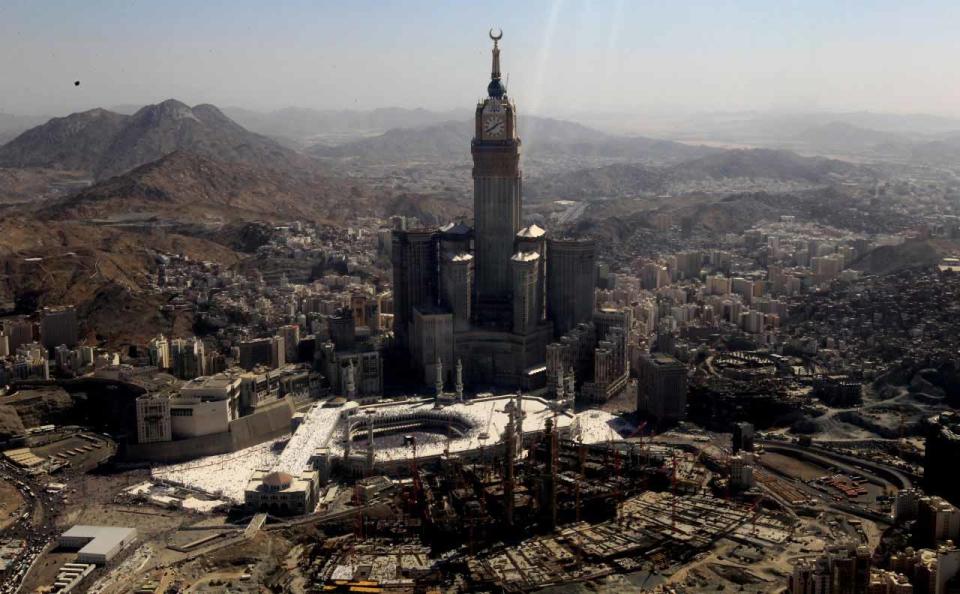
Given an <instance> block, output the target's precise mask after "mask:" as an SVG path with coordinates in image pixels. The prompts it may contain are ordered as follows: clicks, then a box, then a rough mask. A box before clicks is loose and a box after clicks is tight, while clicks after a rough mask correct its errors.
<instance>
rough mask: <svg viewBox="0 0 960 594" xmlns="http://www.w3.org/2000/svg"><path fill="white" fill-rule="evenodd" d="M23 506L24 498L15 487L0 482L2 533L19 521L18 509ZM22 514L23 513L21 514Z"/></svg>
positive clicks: (0, 528) (0, 524)
mask: <svg viewBox="0 0 960 594" xmlns="http://www.w3.org/2000/svg"><path fill="white" fill-rule="evenodd" d="M21 505H23V497H22V496H21V495H20V491H19V490H18V489H17V487H16V486H15V485H12V484H10V483H8V482H5V481H0V531H3V530H5V529H6V528H7V526H10V525H11V524H13V523H14V521H16V519H17V509H19V508H20V506H21ZM21 513H22V512H21Z"/></svg>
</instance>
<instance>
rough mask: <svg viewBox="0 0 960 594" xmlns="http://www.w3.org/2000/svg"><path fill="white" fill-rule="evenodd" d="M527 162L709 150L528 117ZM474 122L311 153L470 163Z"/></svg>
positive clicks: (674, 155) (680, 155) (399, 132)
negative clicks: (574, 156)
mask: <svg viewBox="0 0 960 594" xmlns="http://www.w3.org/2000/svg"><path fill="white" fill-rule="evenodd" d="M518 126H519V134H520V138H521V140H522V141H523V155H524V157H525V158H540V157H548V156H560V155H577V156H579V157H582V158H591V157H607V158H621V159H624V158H629V159H634V160H643V161H663V162H670V161H673V162H676V161H680V160H683V159H689V158H693V157H698V156H701V155H704V154H706V153H708V152H710V149H707V148H704V147H699V146H690V145H685V144H680V143H676V142H671V141H667V140H656V139H651V138H645V137H627V136H616V135H613V134H607V133H605V132H600V131H598V130H595V129H593V128H588V127H586V126H583V125H581V124H577V123H574V122H568V121H564V120H556V119H552V118H540V117H536V116H525V117H524V118H523V119H522V120H521V121H520V122H519V124H518ZM473 135H474V124H473V121H471V120H462V121H448V122H442V123H439V124H433V125H430V126H421V127H412V128H395V129H392V130H388V131H387V132H386V133H384V134H381V135H379V136H375V137H371V138H365V139H362V140H356V141H353V142H347V143H344V144H340V145H337V146H323V145H315V146H313V147H311V148H309V149H308V150H307V152H308V153H309V154H311V155H313V156H315V157H321V158H357V159H364V160H367V161H392V160H397V159H398V158H405V159H409V160H425V161H441V162H446V161H460V160H463V159H469V154H470V139H471V138H473Z"/></svg>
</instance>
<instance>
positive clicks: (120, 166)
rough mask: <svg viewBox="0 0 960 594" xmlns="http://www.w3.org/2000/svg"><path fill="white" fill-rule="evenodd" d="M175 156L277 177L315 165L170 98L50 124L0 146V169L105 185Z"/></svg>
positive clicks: (214, 113)
mask: <svg viewBox="0 0 960 594" xmlns="http://www.w3.org/2000/svg"><path fill="white" fill-rule="evenodd" d="M179 150H186V151H191V152H194V153H198V154H202V155H206V156H209V157H213V158H216V159H219V160H223V161H230V162H239V163H247V164H252V165H259V166H267V167H271V168H273V169H278V170H283V171H289V170H294V169H302V168H308V167H310V166H312V165H313V163H312V160H310V159H308V158H306V157H304V156H303V155H300V154H298V153H296V152H295V151H293V150H291V149H288V148H285V147H282V146H281V145H279V144H278V143H276V142H275V141H273V140H270V139H269V138H266V137H264V136H260V135H259V134H254V133H252V132H249V131H247V130H246V129H244V128H243V127H242V126H240V125H239V124H237V123H236V122H234V121H233V120H231V119H230V118H228V117H227V116H225V115H224V114H223V113H222V112H221V111H220V110H219V109H217V108H216V107H214V106H212V105H197V106H195V107H192V108H191V107H189V106H187V105H185V104H183V103H181V102H179V101H176V100H174V99H170V100H167V101H164V102H162V103H159V104H156V105H148V106H146V107H143V108H141V109H140V110H139V111H137V112H136V113H134V114H133V115H123V114H118V113H114V112H111V111H107V110H104V109H94V110H91V111H86V112H82V113H75V114H72V115H70V116H67V117H65V118H54V119H52V120H50V121H49V122H47V123H46V124H43V125H41V126H37V127H35V128H31V129H30V130H27V131H26V132H24V133H23V134H21V135H19V136H18V137H16V138H15V139H13V140H11V141H10V142H8V143H7V144H5V145H3V146H2V147H0V167H21V168H22V167H39V168H47V169H60V170H74V171H82V172H87V173H89V174H91V175H92V176H94V177H95V178H97V179H106V178H108V177H111V176H114V175H118V174H121V173H124V172H126V171H129V170H131V169H134V168H136V167H138V166H140V165H143V164H145V163H149V162H151V161H156V160H157V159H160V158H161V157H164V156H165V155H168V154H170V153H172V152H175V151H179Z"/></svg>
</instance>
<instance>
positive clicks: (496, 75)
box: [490, 29, 503, 80]
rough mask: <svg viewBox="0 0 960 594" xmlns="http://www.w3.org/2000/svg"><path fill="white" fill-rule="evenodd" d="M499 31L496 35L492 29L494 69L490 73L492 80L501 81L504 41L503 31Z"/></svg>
mask: <svg viewBox="0 0 960 594" xmlns="http://www.w3.org/2000/svg"><path fill="white" fill-rule="evenodd" d="M497 31H498V33H497V34H496V35H494V34H493V29H490V39H492V40H493V69H492V70H491V71H490V80H500V40H501V39H503V30H502V29H497Z"/></svg>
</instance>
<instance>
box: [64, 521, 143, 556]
mask: <svg viewBox="0 0 960 594" xmlns="http://www.w3.org/2000/svg"><path fill="white" fill-rule="evenodd" d="M136 534H137V530H136V529H135V528H123V527H120V526H86V525H77V526H73V527H72V528H70V529H69V530H67V531H66V532H64V533H63V534H62V535H60V537H61V538H70V539H74V538H87V539H90V542H88V543H87V544H85V545H83V547H82V548H81V549H80V551H79V552H80V553H83V554H87V555H90V554H93V555H106V554H109V553H110V552H111V551H113V550H114V549H115V548H116V546H117V545H118V544H119V543H121V542H123V541H125V540H127V539H129V538H132V537H134V536H136Z"/></svg>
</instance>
